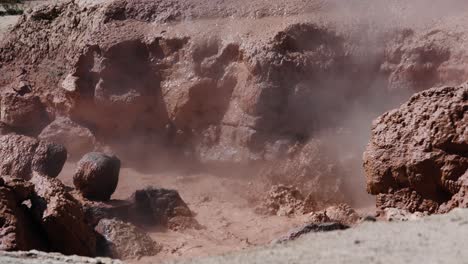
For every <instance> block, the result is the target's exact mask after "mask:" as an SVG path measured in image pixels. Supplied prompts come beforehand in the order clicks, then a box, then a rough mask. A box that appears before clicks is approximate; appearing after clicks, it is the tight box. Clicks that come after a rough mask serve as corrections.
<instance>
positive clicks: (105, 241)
mask: <svg viewBox="0 0 468 264" xmlns="http://www.w3.org/2000/svg"><path fill="white" fill-rule="evenodd" d="M95 230H96V232H97V233H98V234H99V235H101V238H100V240H98V254H99V255H101V256H106V257H111V258H117V259H135V258H140V257H144V256H154V255H156V254H157V253H158V252H159V251H161V246H160V245H158V244H157V243H156V242H155V241H153V240H152V239H151V237H149V236H148V235H147V234H146V233H145V232H143V231H142V230H141V229H139V228H137V227H136V226H134V225H132V224H130V223H126V222H122V221H120V220H117V219H102V220H101V221H99V223H98V225H97V226H96V227H95Z"/></svg>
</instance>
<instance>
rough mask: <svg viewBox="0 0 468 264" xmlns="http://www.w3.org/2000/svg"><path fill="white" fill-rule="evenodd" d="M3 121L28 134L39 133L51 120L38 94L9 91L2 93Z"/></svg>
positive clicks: (0, 118) (1, 118)
mask: <svg viewBox="0 0 468 264" xmlns="http://www.w3.org/2000/svg"><path fill="white" fill-rule="evenodd" d="M1 97H2V98H1V113H0V114H1V117H0V120H1V122H3V123H5V124H7V125H8V126H10V127H11V128H13V129H14V130H16V131H19V132H21V133H24V134H27V135H33V136H34V135H37V134H38V133H39V132H40V131H41V130H42V129H43V128H44V127H45V126H46V125H47V123H48V122H49V119H48V116H47V113H46V111H45V107H44V105H43V104H42V103H41V101H40V99H39V97H38V96H34V95H32V94H25V95H20V94H18V93H16V92H7V93H3V94H2V95H1Z"/></svg>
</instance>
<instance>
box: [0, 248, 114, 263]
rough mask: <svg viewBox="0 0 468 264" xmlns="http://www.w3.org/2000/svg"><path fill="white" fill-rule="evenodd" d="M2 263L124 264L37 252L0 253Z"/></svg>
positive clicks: (100, 259)
mask: <svg viewBox="0 0 468 264" xmlns="http://www.w3.org/2000/svg"><path fill="white" fill-rule="evenodd" d="M0 262H1V263H8V264H36V263H37V264H44V263H47V264H64V263H75V264H123V263H122V261H120V260H115V259H110V258H88V257H80V256H64V255H62V254H60V253H45V252H40V251H37V250H31V251H16V252H4V251H0Z"/></svg>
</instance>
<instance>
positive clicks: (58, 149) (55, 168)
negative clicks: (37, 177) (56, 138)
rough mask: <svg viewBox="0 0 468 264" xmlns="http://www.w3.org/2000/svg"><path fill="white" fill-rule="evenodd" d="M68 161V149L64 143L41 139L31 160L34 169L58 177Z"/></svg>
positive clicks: (42, 173)
mask: <svg viewBox="0 0 468 264" xmlns="http://www.w3.org/2000/svg"><path fill="white" fill-rule="evenodd" d="M65 161H67V150H66V149H65V147H64V146H63V145H60V144H56V143H51V142H47V141H40V142H39V145H38V146H37V148H36V152H35V153H34V157H33V160H32V162H31V168H32V170H33V171H35V172H37V173H39V174H41V175H45V176H49V177H52V178H55V177H57V176H58V175H59V174H60V172H61V171H62V168H63V165H65Z"/></svg>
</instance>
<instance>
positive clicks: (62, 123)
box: [38, 117, 97, 158]
mask: <svg viewBox="0 0 468 264" xmlns="http://www.w3.org/2000/svg"><path fill="white" fill-rule="evenodd" d="M38 138H39V139H41V140H47V141H50V142H55V143H58V144H61V145H64V146H65V147H66V148H67V151H68V153H69V155H70V157H72V158H79V157H82V156H83V155H84V154H86V153H88V152H91V151H93V150H94V149H95V148H96V146H97V142H96V138H95V137H94V135H93V133H92V132H91V130H89V129H88V128H86V127H84V126H81V125H79V124H78V123H76V122H74V121H73V120H70V119H69V118H68V117H57V118H56V119H55V120H54V121H53V122H52V123H50V124H49V125H48V126H47V127H45V128H44V129H43V130H42V131H41V133H40V134H39V136H38Z"/></svg>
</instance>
